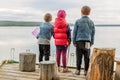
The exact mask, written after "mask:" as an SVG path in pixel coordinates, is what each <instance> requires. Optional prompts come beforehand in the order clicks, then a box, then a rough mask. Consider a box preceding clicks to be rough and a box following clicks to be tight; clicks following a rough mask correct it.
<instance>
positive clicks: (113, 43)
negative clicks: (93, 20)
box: [0, 26, 120, 65]
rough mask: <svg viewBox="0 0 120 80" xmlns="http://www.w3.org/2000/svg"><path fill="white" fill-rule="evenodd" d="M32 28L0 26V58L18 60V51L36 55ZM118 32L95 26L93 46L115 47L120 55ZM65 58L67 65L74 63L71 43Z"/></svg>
mask: <svg viewBox="0 0 120 80" xmlns="http://www.w3.org/2000/svg"><path fill="white" fill-rule="evenodd" d="M71 28H73V27H71ZM34 29H35V27H18V26H16V27H0V59H11V58H13V59H15V60H19V53H21V52H33V53H36V54H37V57H38V53H39V52H38V45H37V39H36V38H35V37H34V36H33V35H32V33H31V32H32V31H33V30H34ZM119 34H120V27H96V34H95V44H94V46H93V47H108V48H111V47H112V48H116V56H117V57H120V55H119V54H118V53H119V52H120V49H119V48H120V45H119V43H120V37H119V36H118V35H119ZM93 47H92V48H93ZM51 56H52V57H51V59H55V46H54V41H53V38H52V40H51ZM53 57H54V58H53ZM67 58H69V60H68V62H69V65H75V61H76V59H75V48H74V47H73V45H72V44H71V46H70V52H69V56H67ZM37 60H38V59H37Z"/></svg>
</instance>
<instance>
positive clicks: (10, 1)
mask: <svg viewBox="0 0 120 80" xmlns="http://www.w3.org/2000/svg"><path fill="white" fill-rule="evenodd" d="M119 3H120V0H0V20H13V21H16V20H17V21H43V16H44V14H45V13H47V12H49V13H51V14H52V15H53V22H54V18H55V17H56V13H57V11H58V10H59V9H64V10H66V13H67V18H66V19H67V21H68V22H70V23H74V22H75V20H76V19H78V18H80V17H81V15H80V9H81V7H82V6H83V5H88V6H90V7H91V8H92V11H91V15H90V18H91V19H92V20H93V21H94V22H95V23H96V24H97V23H100V24H101V23H119V22H120V14H119V13H120V5H119Z"/></svg>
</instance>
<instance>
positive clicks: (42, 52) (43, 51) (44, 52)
mask: <svg viewBox="0 0 120 80" xmlns="http://www.w3.org/2000/svg"><path fill="white" fill-rule="evenodd" d="M43 56H45V61H48V60H49V56H50V45H42V44H39V62H41V61H43Z"/></svg>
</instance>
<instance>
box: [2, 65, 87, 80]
mask: <svg viewBox="0 0 120 80" xmlns="http://www.w3.org/2000/svg"><path fill="white" fill-rule="evenodd" d="M70 70H71V72H69V73H60V72H58V75H59V76H60V80H85V76H84V72H83V71H82V72H81V75H75V74H74V72H75V69H70ZM0 80H39V68H38V65H36V70H35V72H22V71H20V70H19V64H18V63H11V64H5V65H3V66H2V67H1V68H0Z"/></svg>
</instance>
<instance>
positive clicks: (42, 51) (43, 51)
mask: <svg viewBox="0 0 120 80" xmlns="http://www.w3.org/2000/svg"><path fill="white" fill-rule="evenodd" d="M44 20H45V22H42V23H41V24H40V32H39V34H38V35H37V38H38V44H39V62H41V61H43V56H45V61H47V60H49V56H50V39H51V36H52V35H53V25H52V24H51V23H50V21H51V20H52V15H51V14H50V13H47V14H45V16H44Z"/></svg>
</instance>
